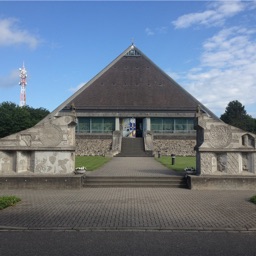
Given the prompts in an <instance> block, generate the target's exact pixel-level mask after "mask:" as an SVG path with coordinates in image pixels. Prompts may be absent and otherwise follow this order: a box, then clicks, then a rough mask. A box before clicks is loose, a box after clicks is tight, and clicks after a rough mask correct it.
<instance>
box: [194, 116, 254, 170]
mask: <svg viewBox="0 0 256 256" xmlns="http://www.w3.org/2000/svg"><path fill="white" fill-rule="evenodd" d="M196 130H197V145H196V147H195V148H196V151H197V153H196V157H197V174H199V175H200V174H201V175H213V174H214V175H255V174H256V164H255V159H256V145H255V144H256V143H255V141H256V135H255V134H253V133H249V132H246V131H243V130H241V129H238V128H236V127H234V126H231V125H228V124H225V123H223V122H222V121H220V120H216V119H213V118H211V117H209V116H207V115H204V114H202V113H201V112H198V114H197V125H196Z"/></svg>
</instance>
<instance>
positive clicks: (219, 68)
mask: <svg viewBox="0 0 256 256" xmlns="http://www.w3.org/2000/svg"><path fill="white" fill-rule="evenodd" d="M255 35H256V31H253V30H250V29H246V28H240V27H232V28H229V29H223V30H221V31H220V32H219V33H217V34H216V35H214V36H213V37H211V38H209V39H208V40H206V41H205V42H204V43H203V45H202V46H203V53H202V55H201V60H200V65H199V66H198V67H195V68H193V69H191V70H190V71H189V72H188V73H187V75H186V77H185V78H184V77H183V78H184V79H185V80H184V81H185V82H184V84H186V85H187V89H188V91H190V92H191V94H192V95H194V96H195V97H196V98H197V99H198V100H199V101H201V102H202V103H203V104H205V105H206V106H207V107H209V108H210V109H211V110H212V111H216V112H218V113H224V109H225V107H226V106H227V104H228V103H229V102H230V101H233V100H239V101H240V102H241V103H242V104H244V105H245V106H246V105H252V104H256V97H255V91H256V72H255V70H256V42H255V40H254V39H253V38H254V36H255Z"/></svg>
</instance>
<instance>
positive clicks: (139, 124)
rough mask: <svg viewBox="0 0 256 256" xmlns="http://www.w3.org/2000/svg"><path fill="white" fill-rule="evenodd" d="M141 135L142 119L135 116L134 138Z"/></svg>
mask: <svg viewBox="0 0 256 256" xmlns="http://www.w3.org/2000/svg"><path fill="white" fill-rule="evenodd" d="M142 135H143V119H142V118H136V138H141V137H142Z"/></svg>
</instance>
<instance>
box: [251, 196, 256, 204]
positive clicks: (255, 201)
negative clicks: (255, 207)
mask: <svg viewBox="0 0 256 256" xmlns="http://www.w3.org/2000/svg"><path fill="white" fill-rule="evenodd" d="M250 201H251V202H252V203H254V204H256V195H255V196H252V197H251V198H250Z"/></svg>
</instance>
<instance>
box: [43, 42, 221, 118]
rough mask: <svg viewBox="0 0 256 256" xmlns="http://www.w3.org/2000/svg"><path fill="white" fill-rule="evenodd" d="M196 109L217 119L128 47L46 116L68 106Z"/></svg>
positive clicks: (80, 109) (163, 73) (157, 68)
mask: <svg viewBox="0 0 256 256" xmlns="http://www.w3.org/2000/svg"><path fill="white" fill-rule="evenodd" d="M198 105H200V108H201V109H202V110H203V111H204V112H206V113H208V114H209V115H210V116H212V117H213V118H217V117H216V116H215V115H214V114H213V113H212V112H211V111H210V110H208V109H207V108H206V107H205V106H203V104H201V103H200V102H199V101H198V100H196V99H195V98H194V97H193V96H192V95H190V94H189V93H188V92H187V91H186V90H185V89H183V88H182V87H181V86H180V85H179V84H178V83H177V82H175V81H174V80H173V79H172V78H171V77H169V76H168V75H167V74H166V73H165V72H163V71H162V70H161V69H160V68H159V67H158V66H156V65H155V64H154V63H153V62H152V61H151V60H150V59H149V58H148V57H147V56H146V55H144V54H143V53H142V52H141V51H140V50H139V49H138V48H137V47H135V46H134V45H131V46H129V47H128V48H127V49H126V50H125V51H124V52H123V53H121V54H120V55H119V56H118V57H117V58H116V59H115V60H113V61H112V62H111V63H110V64H109V65H108V66H107V67H106V68H104V69H103V70H102V71H101V72H100V73H99V74H97V75H96V76H95V77H94V78H92V79H91V80H90V81H89V82H88V83H86V84H85V85H84V86H83V87H82V88H80V89H79V90H78V91H77V92H76V93H74V94H73V95H72V96H71V97H69V98H68V99H67V100H66V101H64V102H63V103H62V104H61V105H60V106H59V107H57V108H56V109H55V110H54V111H53V112H52V113H51V114H50V115H49V116H50V117H53V116H55V115H58V113H59V112H60V111H63V110H64V111H65V110H66V111H68V110H69V109H70V108H71V106H73V107H75V108H76V110H77V111H97V110H104V111H119V110H123V111H170V112H195V111H196V108H197V106H198ZM66 111H65V112H66ZM49 116H48V117H49ZM217 119H218V118H217Z"/></svg>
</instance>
